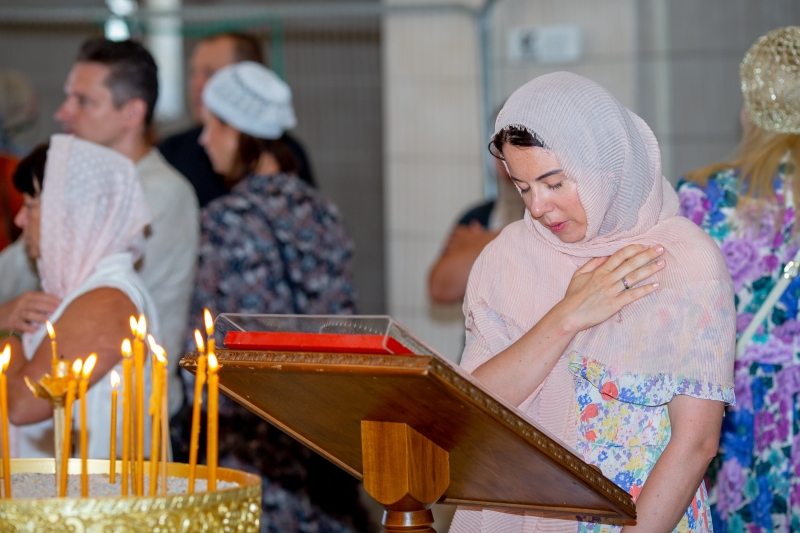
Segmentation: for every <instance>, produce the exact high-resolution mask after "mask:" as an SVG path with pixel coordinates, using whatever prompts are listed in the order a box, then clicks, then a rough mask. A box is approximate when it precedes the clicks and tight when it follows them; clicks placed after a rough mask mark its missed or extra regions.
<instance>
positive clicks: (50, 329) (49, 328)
mask: <svg viewBox="0 0 800 533" xmlns="http://www.w3.org/2000/svg"><path fill="white" fill-rule="evenodd" d="M44 324H45V326H47V334H48V335H49V336H50V340H51V341H54V340H56V330H55V328H54V327H53V324H51V323H50V321H49V320H47V321H45V323H44Z"/></svg>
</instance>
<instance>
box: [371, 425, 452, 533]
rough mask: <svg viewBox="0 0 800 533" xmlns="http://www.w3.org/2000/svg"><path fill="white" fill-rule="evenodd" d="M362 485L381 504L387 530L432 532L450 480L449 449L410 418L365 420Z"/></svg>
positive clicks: (386, 532)
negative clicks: (414, 425)
mask: <svg viewBox="0 0 800 533" xmlns="http://www.w3.org/2000/svg"><path fill="white" fill-rule="evenodd" d="M361 453H362V457H363V464H364V488H365V489H366V491H367V493H368V494H369V495H370V496H372V497H373V498H375V500H376V501H377V502H378V503H380V504H381V505H383V507H384V512H383V528H384V529H383V531H384V532H385V533H392V532H401V531H405V532H415V533H416V532H431V533H436V532H435V530H434V529H433V528H432V527H431V526H432V525H433V513H432V512H431V507H433V504H435V503H436V502H437V501H438V500H439V498H441V497H442V495H443V494H444V492H445V490H447V487H448V485H450V461H449V455H448V453H447V452H446V451H445V450H443V449H442V448H440V447H439V446H437V445H436V443H434V442H432V441H431V440H429V439H427V438H425V437H424V436H422V435H421V434H419V433H418V432H416V431H415V430H414V429H413V428H412V427H410V426H409V425H408V424H404V423H396V422H372V421H368V420H362V421H361Z"/></svg>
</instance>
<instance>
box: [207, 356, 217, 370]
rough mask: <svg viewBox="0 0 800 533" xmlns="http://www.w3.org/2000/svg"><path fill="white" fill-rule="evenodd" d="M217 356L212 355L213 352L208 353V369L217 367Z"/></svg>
mask: <svg viewBox="0 0 800 533" xmlns="http://www.w3.org/2000/svg"><path fill="white" fill-rule="evenodd" d="M217 366H218V365H217V356H216V355H214V352H211V353H209V354H208V369H209V370H216V369H217Z"/></svg>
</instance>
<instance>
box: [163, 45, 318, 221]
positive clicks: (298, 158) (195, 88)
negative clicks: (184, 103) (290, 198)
mask: <svg viewBox="0 0 800 533" xmlns="http://www.w3.org/2000/svg"><path fill="white" fill-rule="evenodd" d="M240 61H254V62H256V63H263V62H264V57H263V55H262V53H261V43H260V42H259V41H258V39H256V38H255V37H252V36H250V35H247V34H244V33H222V34H219V35H214V36H211V37H206V38H205V39H203V40H201V41H200V42H199V43H198V44H197V45H196V46H195V48H194V51H193V52H192V57H191V60H190V62H189V70H190V75H189V84H188V89H189V104H190V106H191V107H190V108H191V113H192V119H193V120H194V121H195V122H196V123H198V125H197V126H193V127H192V128H190V129H189V130H187V131H185V132H183V133H179V134H176V135H173V136H172V137H169V138H167V139H165V140H164V141H162V142H161V144H160V145H159V150H161V153H162V154H163V155H164V157H165V158H166V160H167V161H168V162H169V163H170V164H171V165H172V166H174V167H175V168H177V169H178V170H179V171H180V172H181V173H182V174H183V175H184V176H186V178H187V179H188V180H189V182H190V183H191V184H192V186H193V187H194V189H195V192H196V193H197V198H198V200H199V202H200V207H204V206H205V205H207V204H208V203H209V202H210V201H211V200H214V199H215V198H219V197H220V196H222V195H224V194H226V193H227V192H228V191H229V190H230V189H231V187H232V186H233V185H234V183H231V182H230V181H228V180H226V177H225V176H223V175H222V174H220V173H219V172H216V171H215V170H214V168H213V165H212V164H211V161H210V160H209V158H208V155H207V154H206V152H205V150H203V147H202V146H200V143H199V139H200V133H201V131H202V129H203V126H202V124H200V123H201V122H202V109H203V100H202V94H203V88H204V87H205V86H206V83H208V80H209V79H211V76H213V75H214V73H215V72H217V71H218V70H219V69H221V68H223V67H226V66H228V65H232V64H234V63H239V62H240ZM281 141H282V142H283V144H284V145H285V146H287V147H288V148H289V149H290V150H291V151H292V154H294V158H295V165H296V168H295V169H294V172H295V173H296V174H297V175H298V176H299V177H300V179H302V180H303V181H305V182H306V183H308V184H309V185H312V186H313V185H314V178H313V177H312V175H311V165H310V164H309V162H308V157H307V156H306V153H305V150H304V149H303V147H302V146H301V145H300V143H299V142H297V141H296V140H295V139H294V138H293V137H292V136H291V135H289V134H288V133H284V134H283V135H282V136H281Z"/></svg>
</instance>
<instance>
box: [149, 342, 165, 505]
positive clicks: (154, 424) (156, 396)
mask: <svg viewBox="0 0 800 533" xmlns="http://www.w3.org/2000/svg"><path fill="white" fill-rule="evenodd" d="M151 338H152V337H151ZM159 348H160V346H158V345H156V344H155V342H153V346H151V349H152V350H153V353H154V354H155V357H156V363H155V370H154V372H153V376H154V378H155V379H154V380H153V391H152V393H151V395H150V416H151V418H150V420H151V424H150V496H155V494H156V489H157V488H158V456H159V450H160V445H161V435H160V433H161V386H162V384H161V376H162V375H163V374H162V372H161V367H162V366H163V364H164V363H165V362H166V359H164V356H163V355H162V351H163V350H160V349H159Z"/></svg>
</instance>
